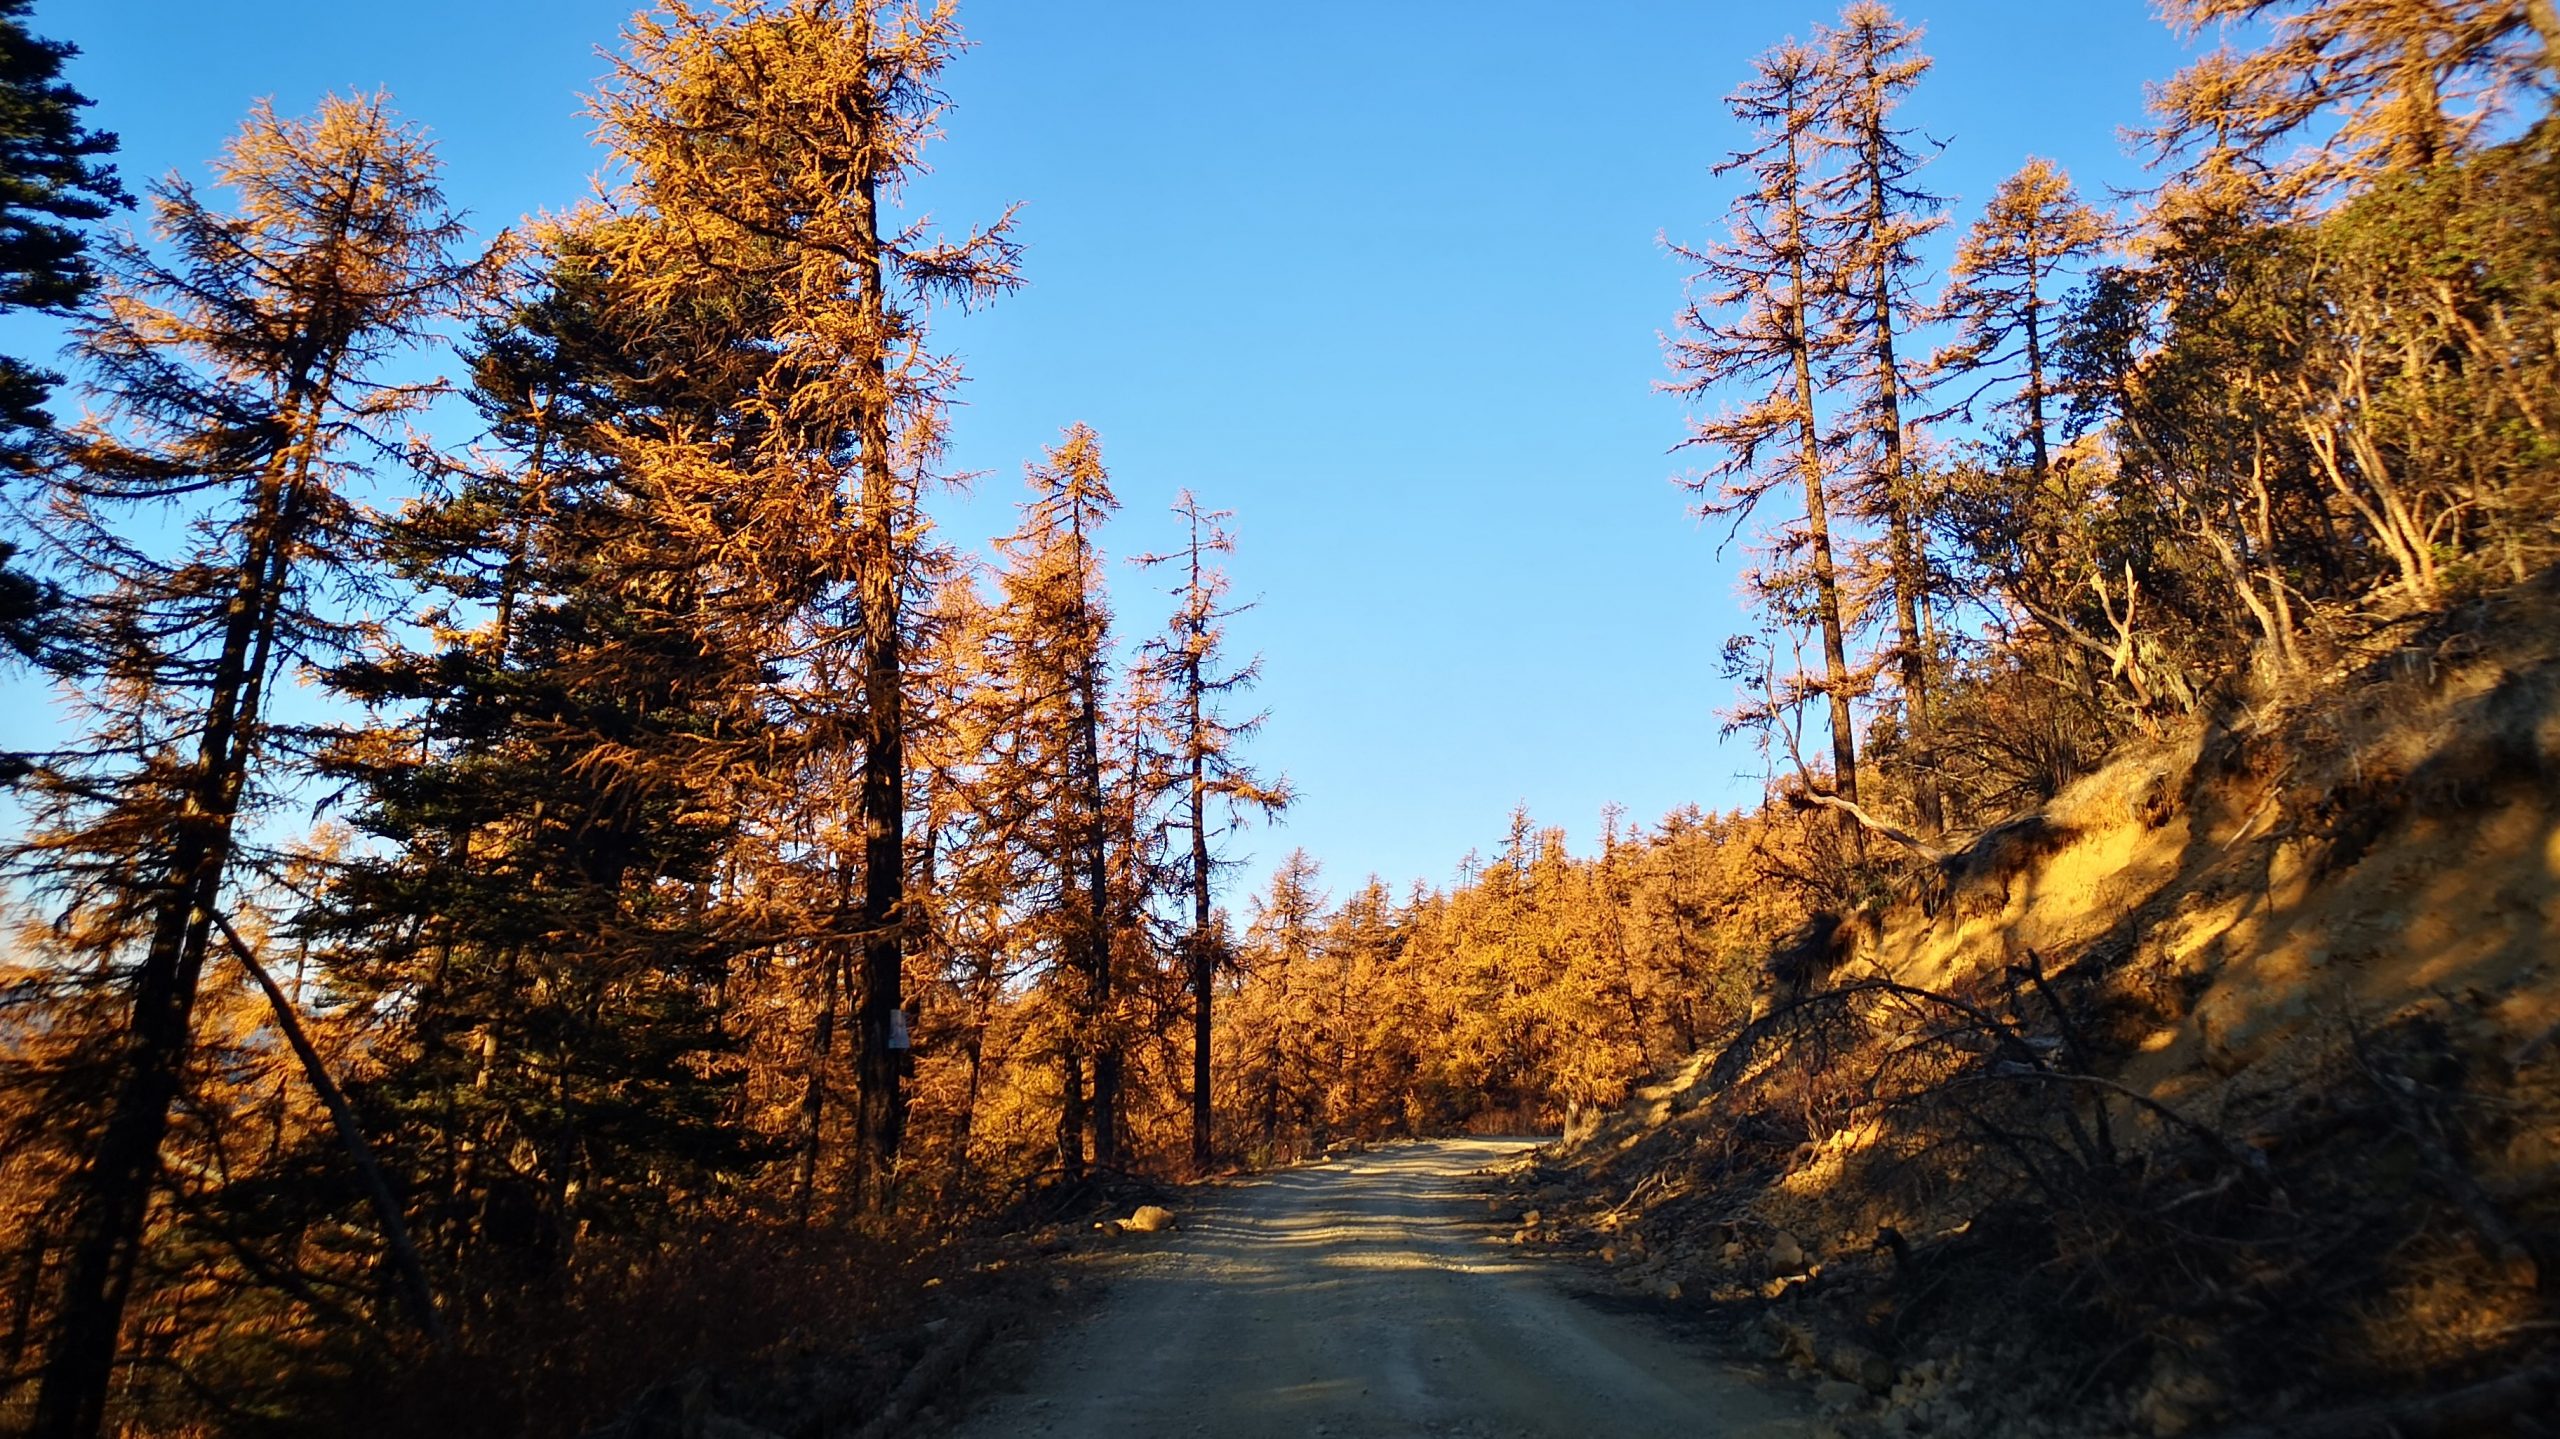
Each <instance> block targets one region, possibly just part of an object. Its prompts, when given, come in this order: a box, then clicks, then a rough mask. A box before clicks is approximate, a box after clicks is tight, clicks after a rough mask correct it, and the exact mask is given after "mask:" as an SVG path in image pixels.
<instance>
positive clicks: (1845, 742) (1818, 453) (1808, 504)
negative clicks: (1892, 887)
mask: <svg viewBox="0 0 2560 1439" xmlns="http://www.w3.org/2000/svg"><path fill="white" fill-rule="evenodd" d="M1788 143H1789V147H1790V151H1792V148H1793V145H1794V142H1793V141H1790V142H1788ZM1787 224H1788V229H1789V230H1790V232H1791V233H1792V234H1793V235H1794V236H1795V237H1796V239H1797V241H1798V247H1797V250H1796V254H1795V257H1794V258H1793V259H1792V260H1791V261H1790V262H1789V268H1790V272H1791V273H1790V275H1789V283H1790V285H1791V287H1792V294H1791V295H1790V296H1789V300H1788V306H1789V308H1788V325H1789V328H1790V330H1791V331H1792V333H1791V334H1790V336H1789V340H1790V342H1791V348H1792V349H1793V350H1794V354H1795V386H1796V405H1797V431H1798V433H1797V441H1796V443H1797V446H1798V452H1797V464H1798V466H1799V467H1800V469H1801V470H1802V473H1803V476H1804V520H1805V536H1806V544H1805V548H1806V549H1807V550H1808V551H1809V552H1810V555H1811V558H1812V562H1813V587H1814V599H1815V608H1816V609H1817V610H1819V611H1820V613H1819V615H1818V616H1817V618H1818V619H1819V621H1820V622H1821V625H1822V671H1823V690H1824V692H1825V694H1827V695H1828V696H1829V698H1830V701H1831V764H1832V769H1833V772H1834V773H1833V779H1832V783H1833V785H1834V786H1835V787H1836V788H1837V789H1838V790H1839V792H1840V795H1841V797H1842V798H1844V799H1847V800H1850V801H1852V802H1855V801H1856V799H1857V798H1858V737H1857V728H1856V724H1857V721H1856V720H1855V718H1854V717H1853V716H1852V715H1851V713H1850V710H1849V649H1848V640H1847V637H1846V635H1845V634H1844V633H1843V626H1842V624H1841V620H1840V578H1839V575H1838V574H1837V573H1836V572H1835V571H1834V569H1833V565H1832V559H1831V504H1830V500H1829V499H1828V497H1826V496H1825V494H1824V493H1823V474H1822V431H1821V427H1820V426H1819V425H1818V424H1817V423H1816V422H1815V419H1814V409H1813V341H1812V335H1811V330H1810V325H1809V322H1808V317H1807V315H1806V313H1805V311H1806V306H1807V303H1808V301H1807V284H1806V278H1805V265H1804V253H1803V249H1802V247H1801V237H1802V233H1803V229H1804V214H1803V209H1802V206H1801V205H1797V206H1795V207H1794V208H1793V209H1792V211H1791V212H1790V214H1789V215H1788V218H1787ZM1841 833H1842V834H1844V835H1846V836H1847V837H1848V839H1849V842H1850V843H1851V844H1852V845H1854V846H1857V847H1859V848H1861V849H1863V848H1864V847H1865V838H1864V831H1862V830H1860V829H1859V828H1858V826H1857V824H1856V823H1855V822H1854V821H1852V820H1849V819H1847V818H1846V817H1843V819H1842V821H1841Z"/></svg>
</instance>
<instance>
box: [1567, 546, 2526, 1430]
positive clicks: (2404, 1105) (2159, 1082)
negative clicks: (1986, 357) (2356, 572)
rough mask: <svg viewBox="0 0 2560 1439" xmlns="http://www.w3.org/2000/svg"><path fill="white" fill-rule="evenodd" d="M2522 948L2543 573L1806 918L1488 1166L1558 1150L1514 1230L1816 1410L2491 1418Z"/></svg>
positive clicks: (2410, 624)
mask: <svg viewBox="0 0 2560 1439" xmlns="http://www.w3.org/2000/svg"><path fill="white" fill-rule="evenodd" d="M2555 964H2560V576H2555V575H2546V576H2544V577H2543V578H2542V579H2541V580H2539V581H2538V582H2536V583H2534V584H2532V585H2529V586H2525V587H2522V588H2520V589H2517V590H2514V591H2510V592H2506V593H2502V594H2499V595H2497V596H2494V597H2489V598H2484V599H2482V600H2480V601H2477V602H2475V603H2472V604H2468V605H2465V606H2461V607H2457V608H2456V609H2454V610H2451V611H2448V612H2446V613H2443V614H2441V615H2430V616H2416V617H2411V618H2409V619H2408V620H2406V621H2405V622H2402V623H2397V624H2391V625H2384V626H2379V627H2377V628H2376V629H2375V630H2374V631H2373V632H2372V633H2371V634H2370V635H2368V636H2366V637H2365V638H2364V639H2363V641H2362V642H2361V643H2359V644H2357V645H2355V646H2353V647H2352V648H2351V651H2350V652H2349V653H2347V654H2344V655H2342V656H2341V657H2340V659H2339V660H2338V662H2337V663H2336V665H2335V666H2334V667H2332V668H2330V669H2329V670H2328V671H2327V672H2325V673H2322V674H2319V675H2316V676H2310V677H2306V678H2304V679H2303V680H2302V681H2300V682H2299V683H2297V684H2296V685H2294V686H2292V687H2290V688H2288V689H2285V690H2280V691H2278V690H2256V691H2250V692H2247V693H2244V694H2242V695H2239V696H2235V697H2234V699H2233V702H2232V703H2231V704H2230V705H2228V706H2227V707H2225V708H2221V709H2218V710H2216V711H2215V712H2214V713H2213V714H2211V715H2210V716H2207V717H2203V718H2200V719H2199V720H2198V722H2196V723H2194V724H2192V725H2188V726H2185V727H2182V728H2181V729H2180V730H2179V731H2177V732H2175V733H2174V734H2172V735H2169V736H2165V737H2163V738H2161V739H2159V740H2157V741H2154V742H2150V743H2146V744H2141V745H2137V746H2133V747H2131V748H2130V749H2129V750H2128V751H2127V752H2125V753H2123V754H2121V755H2119V756H2118V757H2117V758H2116V759H2115V760H2114V761H2113V762H2112V763H2111V764H2109V765H2108V766H2107V767H2106V768H2104V769H2102V770H2100V771H2099V772H2097V773H2096V774H2093V775H2091V776H2088V777H2087V778H2085V779H2082V780H2080V781H2078V782H2076V783H2074V784H2072V785H2071V786H2070V787H2068V788H2067V789H2066V790H2065V791H2063V793H2061V794H2060V795H2058V796H2056V797H2055V799H2054V800H2053V801H2052V802H2051V803H2049V804H2047V805H2044V806H2042V807H2040V808H2039V809H2037V810H2035V811H2032V812H2030V813H2028V814H2026V815H2022V816H2020V817H2018V818H2016V819H2014V820H2011V821H2009V822H2007V823H2004V824H2002V825H1999V826H1997V827H1995V828H1993V829H1992V830H1990V831H1989V832H1988V833H1986V834H1984V835H1983V836H1982V837H1981V838H1980V839H1978V840H1976V841H1975V842H1974V843H1972V844H1971V845H1969V846H1967V847H1965V848H1964V849H1963V850H1962V851H1961V852H1959V853H1957V854H1955V855H1953V856H1951V857H1950V858H1949V859H1948V860H1947V861H1946V862H1945V863H1943V864H1940V865H1937V866H1933V867H1930V868H1928V869H1925V870H1920V871H1916V872H1914V873H1913V874H1912V875H1911V876H1910V877H1909V878H1908V880H1907V882H1906V883H1905V884H1904V885H1903V886H1902V887H1901V889H1900V891H1899V892H1898V893H1896V894H1894V895H1892V896H1891V897H1889V898H1884V899H1881V900H1879V901H1877V902H1875V903H1873V904H1870V905H1867V906H1864V907H1862V908H1860V909H1858V910H1856V911H1854V912H1850V913H1846V914H1840V915H1837V916H1831V915H1826V916H1824V917H1823V920H1822V922H1821V923H1819V924H1817V925H1813V926H1808V928H1807V929H1806V930H1805V931H1804V932H1803V933H1802V934H1801V935H1800V936H1799V937H1798V943H1797V944H1796V945H1795V946H1794V947H1792V948H1785V949H1781V950H1779V951H1778V952H1777V953H1776V955H1775V957H1774V959H1773V967H1772V970H1771V972H1770V973H1769V974H1768V976H1767V977H1766V981H1765V984H1764V989H1763V993H1762V995H1761V997H1760V1000H1759V1003H1758V1004H1757V1006H1756V1008H1755V1013H1754V1016H1753V1018H1752V1019H1751V1020H1750V1021H1749V1022H1748V1023H1746V1024H1743V1025H1740V1026H1738V1027H1737V1028H1736V1030H1735V1031H1734V1032H1733V1033H1732V1034H1731V1035H1730V1036H1728V1037H1724V1038H1723V1039H1722V1040H1721V1041H1720V1042H1719V1043H1717V1044H1715V1045H1713V1046H1710V1047H1708V1048H1706V1049H1703V1050H1701V1051H1700V1052H1699V1053H1698V1054H1697V1055H1696V1056H1695V1057H1694V1058H1693V1059H1692V1060H1691V1061H1689V1062H1688V1063H1687V1064H1685V1065H1684V1066H1682V1067H1681V1068H1680V1069H1679V1071H1678V1072H1677V1073H1676V1075H1674V1076H1673V1077H1672V1078H1670V1079H1668V1080H1667V1081H1665V1082H1663V1083H1659V1084H1654V1085H1649V1086H1646V1087H1644V1088H1642V1089H1640V1090H1639V1091H1638V1092H1637V1093H1636V1095H1635V1096H1634V1098H1633V1099H1632V1100H1631V1101H1630V1102H1629V1103H1628V1104H1627V1105H1625V1106H1622V1107H1620V1108H1618V1109H1617V1110H1615V1111H1613V1112H1611V1113H1609V1114H1607V1115H1605V1116H1601V1117H1599V1118H1597V1119H1596V1120H1595V1121H1594V1122H1592V1123H1590V1124H1588V1125H1586V1126H1584V1127H1582V1128H1581V1130H1580V1131H1579V1132H1577V1133H1576V1134H1575V1135H1574V1136H1573V1137H1572V1138H1571V1139H1570V1140H1569V1142H1568V1143H1567V1144H1565V1145H1564V1146H1563V1147H1562V1148H1561V1149H1560V1150H1559V1151H1557V1153H1556V1154H1555V1155H1553V1156H1552V1157H1551V1158H1550V1159H1549V1160H1548V1161H1547V1163H1548V1164H1550V1165H1552V1166H1555V1167H1556V1169H1558V1170H1560V1171H1561V1173H1560V1174H1559V1173H1556V1172H1554V1171H1552V1170H1551V1171H1548V1172H1543V1173H1541V1174H1539V1175H1537V1176H1535V1177H1534V1178H1525V1179H1524V1180H1523V1181H1522V1183H1523V1185H1524V1186H1529V1187H1534V1186H1536V1185H1539V1184H1547V1183H1551V1182H1554V1181H1557V1180H1559V1179H1560V1180H1561V1181H1562V1183H1561V1184H1559V1185H1558V1186H1557V1187H1556V1188H1555V1189H1552V1190H1550V1191H1549V1192H1547V1193H1545V1194H1543V1195H1542V1196H1539V1197H1540V1198H1541V1199H1543V1201H1544V1202H1543V1203H1541V1204H1539V1205H1538V1212H1536V1213H1535V1214H1533V1215H1530V1216H1528V1218H1529V1222H1528V1223H1526V1224H1525V1225H1523V1227H1522V1229H1521V1232H1520V1238H1521V1239H1522V1241H1523V1242H1527V1243H1561V1244H1567V1245H1575V1246H1579V1247H1582V1248H1585V1249H1589V1250H1592V1251H1595V1252H1596V1253H1598V1254H1599V1255H1601V1256H1602V1257H1604V1258H1605V1259H1607V1260H1608V1261H1610V1262H1613V1263H1615V1264H1619V1265H1622V1266H1625V1267H1626V1269H1627V1272H1628V1277H1629V1279H1630V1282H1631V1283H1634V1284H1636V1285H1638V1286H1639V1287H1642V1288H1644V1289H1646V1290H1647V1291H1648V1292H1651V1293H1654V1294H1656V1295H1658V1296H1662V1295H1667V1296H1671V1297H1673V1298H1674V1299H1675V1300H1676V1303H1677V1304H1678V1305H1679V1306H1680V1307H1684V1308H1691V1309H1698V1310H1702V1311H1704V1312H1705V1313H1707V1314H1710V1315H1712V1316H1715V1317H1716V1318H1718V1319H1719V1320H1721V1321H1722V1322H1725V1323H1728V1324H1730V1325H1732V1326H1734V1327H1735V1328H1736V1329H1737V1330H1739V1331H1740V1332H1742V1333H1744V1334H1746V1335H1748V1336H1751V1337H1753V1338H1755V1339H1757V1340H1759V1341H1760V1342H1762V1343H1764V1344H1765V1345H1766V1346H1767V1347H1768V1349H1769V1352H1771V1353H1773V1354H1776V1355H1780V1356H1782V1357H1785V1358H1788V1359H1790V1360H1792V1361H1794V1362H1796V1363H1798V1364H1800V1365H1804V1366H1807V1367H1808V1368H1810V1369H1813V1370H1814V1371H1816V1373H1817V1374H1818V1375H1827V1376H1829V1392H1828V1393H1827V1395H1826V1397H1827V1398H1829V1399H1831V1400H1832V1402H1833V1403H1834V1405H1835V1406H1836V1407H1837V1408H1839V1409H1840V1410H1841V1411H1842V1412H1843V1415H1844V1419H1843V1424H1842V1427H1843V1428H1844V1430H1848V1431H1851V1432H1887V1433H1949V1434H1991V1433H2003V1434H2007V1433H2015V1434H2047V1433H2058V1434H2077V1433H2131V1434H2175V1433H2184V1432H2190V1431H2191V1430H2202V1429H2205V1428H2209V1427H2214V1426H2218V1425H2222V1424H2228V1423H2233V1422H2237V1421H2239V1420H2241V1419H2244V1418H2246V1419H2254V1420H2258V1421H2262V1422H2270V1423H2274V1424H2275V1425H2276V1426H2277V1428H2278V1430H2279V1431H2280V1432H2284V1433H2289V1434H2294V1433H2316V1434H2331V1433H2335V1434H2351V1433H2354V1434H2362V1433H2384V1432H2397V1433H2401V1434H2407V1435H2416V1434H2485V1433H2503V1432H2511V1426H2515V1425H2522V1424H2523V1423H2524V1420H2525V1419H2526V1418H2527V1417H2529V1416H2532V1415H2534V1414H2536V1413H2547V1412H2549V1411H2548V1409H2547V1408H2537V1406H2541V1405H2547V1404H2548V1403H2549V1401H2550V1400H2551V1398H2552V1397H2553V1395H2554V1394H2555V1393H2560V1368H2555V1367H2554V1365H2555V1359H2560V1306H2556V1305H2555V1304H2554V1302H2553V1293H2554V1278H2555V1276H2554V1273H2553V1269H2554V1266H2555V1265H2560V1052H2555V1051H2560V1044H2556V1043H2555V1041H2560V984H2555V983H2554V974H2553V966H2554V965H2555ZM2359 1400H2363V1401H2370V1404H2369V1405H2368V1406H2367V1407H2361V1408H2359V1407H2356V1404H2357V1401H2359ZM1870 1424H1878V1425H1880V1426H1881V1427H1880V1428H1870V1427H1869V1425H1870ZM2386 1425H2387V1426H2389V1427H2388V1428H2386V1427H2385V1426H2386ZM2512 1432H2520V1433H2531V1432H2538V1431H2535V1430H2533V1429H2532V1428H2530V1427H2529V1426H2526V1427H2516V1428H2513V1429H2512Z"/></svg>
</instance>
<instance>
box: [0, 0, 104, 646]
mask: <svg viewBox="0 0 2560 1439" xmlns="http://www.w3.org/2000/svg"><path fill="white" fill-rule="evenodd" d="M34 6H35V0H0V314H8V313H11V312H13V311H19V310H42V311H47V312H50V313H53V314H66V313H69V312H71V311H73V310H75V309H76V308H77V307H78V306H79V305H80V303H81V302H82V301H83V300H85V299H86V298H87V297H88V295H89V293H90V291H91V289H92V288H94V286H95V284H96V279H97V277H96V273H95V271H94V269H93V267H92V265H91V263H90V261H89V257H88V235H87V233H86V230H85V228H84V227H86V226H88V225H90V224H94V223H95V222H97V221H100V220H103V219H105V218H107V216H108V215H110V214H112V213H113V212H114V211H115V210H116V209H117V208H118V207H121V206H123V205H125V204H126V203H128V201H127V199H126V196H125V193H124V188H123V187H122V186H121V185H119V184H118V183H117V181H116V176H115V171H114V170H113V169H112V168H110V167H109V165H108V164H107V157H108V156H109V155H112V154H114V153H115V148H116V137H115V136H114V135H112V134H109V133H106V132H104V131H100V130H92V129H90V128H89V127H88V126H87V125H85V124H83V123H82V121H81V112H82V111H83V110H86V109H87V108H88V107H89V100H88V97H86V96H84V95H82V94H81V93H80V92H79V91H77V90H75V89H73V88H72V87H71V86H70V84H68V83H67V82H65V81H64V80H63V78H62V65H63V62H64V61H66V60H68V59H70V58H71V57H72V56H74V55H77V54H78V53H80V52H79V51H78V49H76V48H75V47H73V46H71V45H67V44H65V43H63V42H62V41H59V40H48V39H45V38H43V37H41V36H38V35H36V34H34V33H33V32H32V31H30V30H28V28H27V16H28V14H29V12H30V11H31V10H33V9H34ZM60 382H61V377H60V376H58V375H55V374H53V373H51V372H49V371H47V370H45V369H43V368H41V367H39V366H37V365H34V364H31V363H29V362H28V361H26V360H23V359H20V358H18V357H16V356H14V355H0V469H5V470H7V471H9V472H13V473H16V474H24V473H26V472H28V471H30V470H32V469H33V468H34V467H35V465H36V464H37V462H38V456H37V453H36V451H37V448H38V445H39V442H40V441H41V440H42V439H43V438H44V437H45V436H46V435H48V434H50V433H51V431H52V428H53V417H52V416H51V415H50V414H49V413H47V411H46V408H45V406H46V400H47V397H48V396H49V395H50V394H51V392H52V390H53V387H54V386H55V385H56V384H59V383H60ZM16 552H17V546H15V545H13V544H10V543H9V542H7V541H6V540H0V643H5V644H7V645H8V646H9V647H11V648H12V649H15V650H16V651H18V652H19V653H20V654H22V655H30V656H31V655H33V654H34V653H35V652H36V649H37V644H38V639H37V627H38V617H39V616H40V615H41V614H42V613H43V610H44V608H45V599H46V594H45V589H44V587H43V585H41V584H40V583H39V582H38V581H37V580H36V579H35V578H34V577H32V576H29V575H25V574H22V573H20V572H19V571H17V570H14V569H11V568H9V565H8V561H9V559H10V558H11V557H12V556H13V555H14V554H16Z"/></svg>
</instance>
